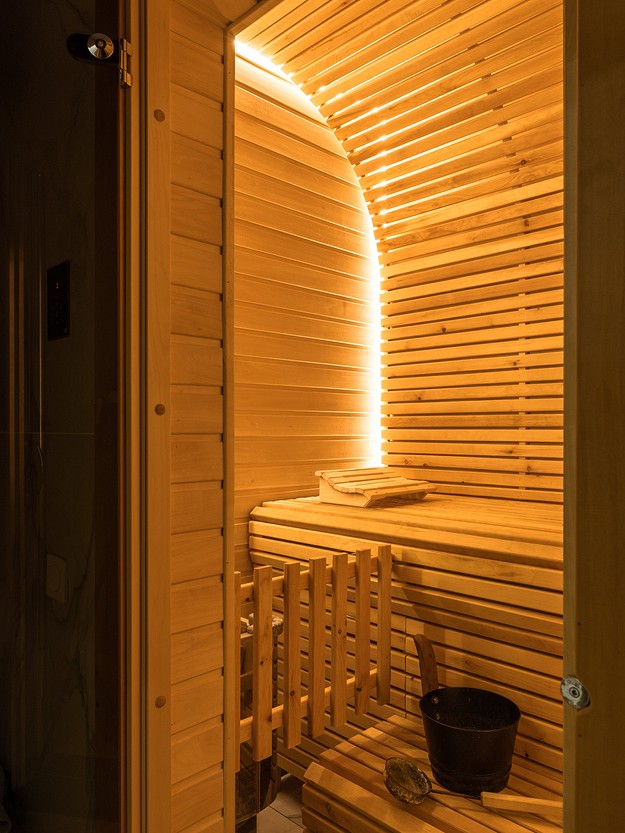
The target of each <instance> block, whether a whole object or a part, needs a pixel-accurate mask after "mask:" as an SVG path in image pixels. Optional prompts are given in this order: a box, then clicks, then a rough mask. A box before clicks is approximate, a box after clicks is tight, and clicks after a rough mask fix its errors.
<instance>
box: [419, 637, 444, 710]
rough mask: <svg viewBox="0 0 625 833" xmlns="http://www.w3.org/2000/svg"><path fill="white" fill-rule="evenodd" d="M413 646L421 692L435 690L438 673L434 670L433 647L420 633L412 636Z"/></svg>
mask: <svg viewBox="0 0 625 833" xmlns="http://www.w3.org/2000/svg"><path fill="white" fill-rule="evenodd" d="M413 639H414V643H415V647H416V649H417V654H418V656H419V669H420V671H421V686H422V689H423V694H424V695H425V694H428V693H429V692H430V691H435V690H436V689H437V688H439V685H438V673H437V671H436V654H435V653H434V647H433V645H432V643H431V642H430V640H429V639H428V638H427V636H424V635H423V634H422V633H418V634H416V635H415V636H414V637H413Z"/></svg>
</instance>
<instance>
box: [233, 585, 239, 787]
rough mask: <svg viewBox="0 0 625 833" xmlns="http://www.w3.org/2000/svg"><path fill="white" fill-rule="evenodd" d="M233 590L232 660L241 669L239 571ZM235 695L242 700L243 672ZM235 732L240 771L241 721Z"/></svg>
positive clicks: (235, 754) (236, 768)
mask: <svg viewBox="0 0 625 833" xmlns="http://www.w3.org/2000/svg"><path fill="white" fill-rule="evenodd" d="M232 592H233V595H234V609H235V611H236V616H234V620H233V629H234V639H233V640H232V651H233V657H232V662H233V663H234V667H235V668H238V669H241V617H240V616H239V611H240V610H241V573H239V572H235V574H234V587H233V591H232ZM233 697H234V702H235V703H240V702H241V673H238V674H236V673H235V675H234V686H233ZM233 734H234V737H233V742H234V749H233V753H232V754H233V762H234V771H235V772H238V771H239V769H240V768H241V745H240V744H241V741H240V735H241V723H240V721H238V720H235V721H234V729H233Z"/></svg>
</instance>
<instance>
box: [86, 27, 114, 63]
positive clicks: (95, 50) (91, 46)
mask: <svg viewBox="0 0 625 833" xmlns="http://www.w3.org/2000/svg"><path fill="white" fill-rule="evenodd" d="M87 49H88V50H89V52H90V53H91V55H93V57H94V58H97V59H98V61H106V59H107V58H110V57H111V55H112V54H113V52H115V44H114V43H113V41H112V40H111V39H110V38H109V36H108V35H103V34H102V32H94V33H93V35H89V38H88V39H87Z"/></svg>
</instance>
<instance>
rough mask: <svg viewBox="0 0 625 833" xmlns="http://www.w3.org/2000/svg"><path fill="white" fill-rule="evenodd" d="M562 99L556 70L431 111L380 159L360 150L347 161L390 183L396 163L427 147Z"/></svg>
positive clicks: (360, 173)
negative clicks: (379, 174) (451, 107)
mask: <svg viewBox="0 0 625 833" xmlns="http://www.w3.org/2000/svg"><path fill="white" fill-rule="evenodd" d="M561 98H562V67H561V66H557V67H553V68H550V69H547V70H544V71H543V72H541V73H538V74H537V75H535V76H532V78H530V79H524V80H521V81H518V82H517V83H515V84H512V85H511V86H510V87H508V88H507V89H505V90H498V91H496V92H493V93H492V94H490V95H487V96H484V97H483V98H480V99H476V100H474V101H470V102H468V103H467V104H465V105H463V106H461V107H458V108H456V109H454V110H452V111H449V112H444V113H438V114H437V113H436V112H434V111H432V113H431V117H428V118H427V119H426V120H424V121H418V122H417V123H415V125H414V126H413V127H412V129H411V130H410V131H407V132H406V134H405V135H404V136H402V141H401V142H399V143H394V142H389V144H388V145H386V146H384V145H383V144H381V145H380V147H379V148H377V149H376V154H383V156H378V155H373V156H369V154H368V153H367V149H366V148H362V149H361V150H358V151H354V152H352V153H351V154H350V158H351V159H352V161H353V164H354V166H355V168H356V173H357V174H358V176H359V177H364V176H365V175H366V174H368V173H370V172H372V171H375V170H376V169H377V168H380V167H384V173H385V174H386V175H385V177H384V179H386V180H389V179H393V178H394V174H395V173H396V171H394V170H393V166H394V165H396V164H397V163H404V165H405V163H406V160H412V158H413V157H415V156H417V155H418V154H419V153H422V152H423V150H425V149H426V148H427V147H428V144H429V147H432V146H435V145H436V144H438V145H439V146H441V145H443V144H446V143H447V142H448V141H452V140H453V139H454V138H455V139H457V138H459V137H460V136H467V135H470V134H472V133H479V132H482V131H484V130H486V129H487V128H489V127H494V126H496V125H498V124H502V123H503V122H505V121H507V120H509V119H510V118H515V117H517V116H519V115H521V114H525V113H528V112H529V111H530V110H534V109H541V108H542V107H545V106H549V105H551V104H553V103H555V102H557V101H558V100H561ZM370 184H371V183H366V185H365V187H370Z"/></svg>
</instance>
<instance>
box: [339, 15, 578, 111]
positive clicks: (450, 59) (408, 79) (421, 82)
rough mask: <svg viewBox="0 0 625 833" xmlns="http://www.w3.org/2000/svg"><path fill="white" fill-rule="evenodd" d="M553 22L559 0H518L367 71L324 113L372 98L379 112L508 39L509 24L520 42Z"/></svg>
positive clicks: (358, 107) (359, 106) (557, 23)
mask: <svg viewBox="0 0 625 833" xmlns="http://www.w3.org/2000/svg"><path fill="white" fill-rule="evenodd" d="M551 7H555V8H551ZM555 27H559V28H561V27H562V9H561V2H560V0H527V2H525V3H519V4H517V5H516V6H514V7H512V8H509V9H507V10H505V11H504V12H502V14H500V15H496V16H494V17H492V18H489V19H487V20H485V21H483V22H482V23H480V24H478V25H477V26H475V27H474V28H472V29H469V30H467V31H464V32H461V33H460V34H459V35H458V37H457V38H454V39H452V40H450V41H444V42H440V43H435V44H434V45H433V47H432V49H431V50H429V51H428V52H427V53H421V54H417V55H414V57H413V59H412V60H411V61H410V62H409V63H407V64H402V65H400V66H397V67H395V68H394V69H393V70H390V71H389V72H387V73H385V74H384V75H383V76H373V77H372V78H371V79H369V80H368V81H367V82H364V83H363V84H362V85H361V86H360V87H358V88H357V89H354V90H351V89H346V90H345V91H344V92H343V94H342V95H341V97H340V98H339V99H337V100H336V101H335V102H334V106H333V108H332V111H333V112H332V113H331V114H330V113H326V117H327V118H328V120H329V123H330V124H331V125H332V126H333V127H336V126H341V125H343V124H347V123H349V122H351V121H354V120H358V119H361V118H363V117H366V116H367V114H368V113H370V111H371V109H372V107H374V106H376V103H377V106H379V107H380V108H381V111H382V113H383V111H384V109H385V108H386V107H389V106H392V104H393V102H395V101H397V100H398V99H401V98H404V97H406V96H409V95H411V94H412V92H413V91H414V90H415V89H419V88H420V87H421V86H427V85H428V84H431V83H434V82H436V81H437V80H438V79H439V78H441V77H443V78H444V77H446V76H447V75H448V74H452V75H453V73H455V72H457V71H458V70H459V69H462V68H463V67H465V66H466V65H467V61H470V60H471V58H474V61H475V62H476V63H477V62H480V61H484V60H488V59H489V57H490V56H491V55H493V54H496V53H497V52H499V51H500V50H501V49H504V48H505V47H506V45H507V44H509V43H510V30H514V31H515V32H516V33H517V40H518V41H519V42H520V41H523V40H526V39H527V38H531V37H535V35H536V29H538V31H541V32H542V31H547V30H549V29H552V28H555Z"/></svg>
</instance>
